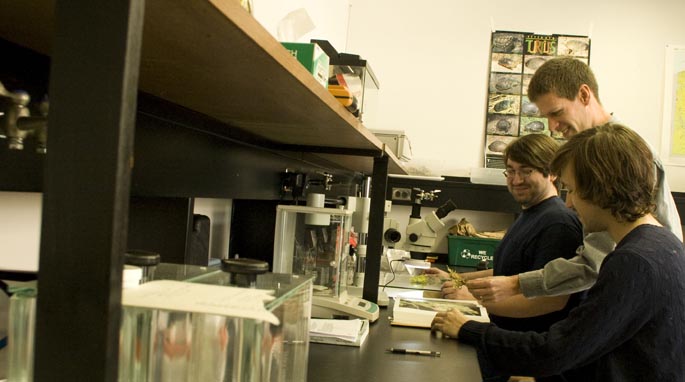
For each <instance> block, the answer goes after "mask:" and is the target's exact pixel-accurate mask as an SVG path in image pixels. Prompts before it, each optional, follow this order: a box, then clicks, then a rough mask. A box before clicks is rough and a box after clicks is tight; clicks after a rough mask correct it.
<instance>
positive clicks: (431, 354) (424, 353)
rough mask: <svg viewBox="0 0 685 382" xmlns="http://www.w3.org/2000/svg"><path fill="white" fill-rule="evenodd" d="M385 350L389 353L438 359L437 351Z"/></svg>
mask: <svg viewBox="0 0 685 382" xmlns="http://www.w3.org/2000/svg"><path fill="white" fill-rule="evenodd" d="M385 350H386V351H388V352H390V353H398V354H417V355H428V356H431V357H440V352H439V351H432V350H414V349H398V348H387V349H385Z"/></svg>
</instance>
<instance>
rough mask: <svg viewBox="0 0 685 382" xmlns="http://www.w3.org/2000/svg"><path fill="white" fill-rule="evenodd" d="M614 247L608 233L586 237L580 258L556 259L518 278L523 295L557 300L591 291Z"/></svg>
mask: <svg viewBox="0 0 685 382" xmlns="http://www.w3.org/2000/svg"><path fill="white" fill-rule="evenodd" d="M615 245H616V244H615V243H614V242H613V240H612V239H611V237H610V236H609V234H608V233H607V232H595V233H591V234H588V235H586V236H585V239H584V240H583V245H582V246H581V247H579V248H578V251H577V252H576V253H577V255H576V256H575V257H573V258H571V259H564V258H557V259H554V260H552V261H550V262H549V263H547V264H546V265H545V267H544V268H542V269H538V270H535V271H531V272H526V273H521V274H519V284H520V286H521V292H522V293H523V295H524V296H526V297H538V296H558V295H565V294H571V293H575V292H579V291H582V290H585V289H588V288H590V287H591V286H592V285H593V284H594V283H595V280H596V279H597V273H598V272H599V267H600V265H601V264H602V261H603V260H604V257H606V255H607V254H608V253H609V252H611V251H613V250H614V247H615Z"/></svg>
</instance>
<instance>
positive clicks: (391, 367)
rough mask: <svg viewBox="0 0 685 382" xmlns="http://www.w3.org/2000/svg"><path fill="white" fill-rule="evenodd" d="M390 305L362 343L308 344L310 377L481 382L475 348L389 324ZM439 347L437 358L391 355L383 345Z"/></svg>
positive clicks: (332, 381)
mask: <svg viewBox="0 0 685 382" xmlns="http://www.w3.org/2000/svg"><path fill="white" fill-rule="evenodd" d="M391 315H392V309H391V307H387V308H381V311H380V318H379V319H378V320H377V321H376V322H374V323H372V324H371V325H370V328H369V336H368V338H367V339H366V341H365V342H364V343H363V344H362V345H361V347H352V346H340V345H330V344H319V343H311V344H310V346H309V364H308V372H307V380H308V381H326V382H338V381H341V382H342V381H344V382H350V381H368V382H374V381H378V382H381V381H424V380H442V379H445V378H449V379H454V380H458V381H461V382H470V381H473V382H476V381H481V376H480V370H479V368H478V360H477V358H476V350H475V348H473V347H472V346H470V345H466V344H462V343H459V341H456V340H453V339H448V338H443V337H442V335H441V334H436V333H431V331H430V330H428V329H424V328H412V327H403V326H392V325H390V319H389V317H390V316H391ZM390 347H394V348H404V349H419V350H432V351H439V352H440V353H441V355H440V357H433V356H426V355H414V354H394V353H389V352H387V351H386V349H387V348H390Z"/></svg>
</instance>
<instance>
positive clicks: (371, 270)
mask: <svg viewBox="0 0 685 382" xmlns="http://www.w3.org/2000/svg"><path fill="white" fill-rule="evenodd" d="M388 163H389V160H388V156H387V155H381V156H378V157H374V159H373V175H372V176H371V206H370V211H369V236H368V241H367V247H366V248H367V249H366V274H365V277H364V290H363V298H364V299H365V300H369V301H372V302H377V301H378V280H379V279H380V271H381V257H382V256H383V220H384V218H385V193H386V189H387V187H388Z"/></svg>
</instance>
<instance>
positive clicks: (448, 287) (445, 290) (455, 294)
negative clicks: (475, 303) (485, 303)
mask: <svg viewBox="0 0 685 382" xmlns="http://www.w3.org/2000/svg"><path fill="white" fill-rule="evenodd" d="M440 293H442V298H448V299H451V300H475V299H476V298H475V297H473V295H471V293H470V292H469V290H468V289H466V288H464V287H461V288H457V287H455V286H454V282H452V281H445V282H444V283H443V284H442V287H441V288H440Z"/></svg>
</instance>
